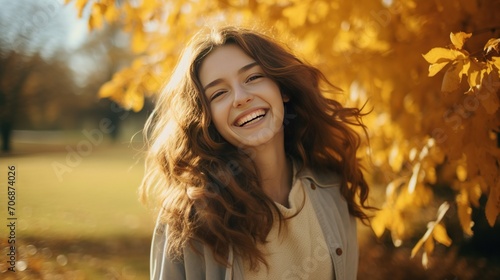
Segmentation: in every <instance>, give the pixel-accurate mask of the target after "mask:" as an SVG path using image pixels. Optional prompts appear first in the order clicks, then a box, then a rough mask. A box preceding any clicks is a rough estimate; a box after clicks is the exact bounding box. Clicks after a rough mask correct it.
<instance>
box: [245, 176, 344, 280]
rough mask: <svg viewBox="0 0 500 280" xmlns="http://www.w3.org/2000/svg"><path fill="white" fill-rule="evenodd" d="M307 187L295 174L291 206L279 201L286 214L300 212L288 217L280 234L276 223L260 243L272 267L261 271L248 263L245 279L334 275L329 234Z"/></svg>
mask: <svg viewBox="0 0 500 280" xmlns="http://www.w3.org/2000/svg"><path fill="white" fill-rule="evenodd" d="M303 188H304V186H303V184H302V181H301V180H295V178H294V183H293V186H292V189H291V190H290V194H289V197H288V201H289V205H290V208H286V207H285V206H283V205H281V204H278V203H276V204H277V206H278V208H279V210H280V211H281V213H282V214H283V216H284V217H291V216H293V215H294V214H296V213H297V211H299V210H300V212H299V214H298V215H296V216H295V217H292V218H290V219H287V220H286V223H285V226H282V228H281V232H280V233H279V234H278V231H279V225H278V223H276V224H275V226H274V227H273V228H272V230H271V231H270V232H269V235H268V238H267V240H268V243H266V244H260V245H258V246H259V247H260V249H261V250H263V252H265V253H266V255H267V262H268V264H269V270H268V269H266V267H265V265H260V266H259V270H258V271H250V270H249V265H248V263H247V264H246V265H245V279H248V280H253V279H259V280H261V279H280V280H281V279H287V280H288V279H290V280H291V279H297V280H299V279H314V280H322V279H325V280H327V279H328V280H331V279H334V273H333V269H334V268H333V263H332V261H331V258H330V255H329V251H328V248H327V245H326V242H325V238H324V236H323V233H322V230H321V227H320V225H319V223H318V219H317V218H316V213H315V212H314V208H313V205H312V204H311V201H310V199H309V198H308V197H307V196H306V193H305V191H304V189H303ZM304 199H305V201H304ZM303 203H304V206H303V208H302V209H301V207H302V205H303Z"/></svg>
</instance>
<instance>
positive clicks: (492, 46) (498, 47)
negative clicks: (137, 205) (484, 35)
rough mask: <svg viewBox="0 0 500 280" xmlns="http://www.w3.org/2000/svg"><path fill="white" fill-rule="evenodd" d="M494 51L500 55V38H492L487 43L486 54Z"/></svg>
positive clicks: (485, 46)
mask: <svg viewBox="0 0 500 280" xmlns="http://www.w3.org/2000/svg"><path fill="white" fill-rule="evenodd" d="M492 50H495V51H496V52H497V53H500V38H491V39H489V40H488V42H486V45H484V51H485V52H486V54H488V53H489V52H491V51H492Z"/></svg>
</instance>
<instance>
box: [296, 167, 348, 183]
mask: <svg viewBox="0 0 500 280" xmlns="http://www.w3.org/2000/svg"><path fill="white" fill-rule="evenodd" d="M299 170H300V171H298V172H297V174H296V178H298V179H299V178H302V179H308V180H310V181H311V182H312V183H314V184H315V185H316V186H318V187H322V188H331V187H340V183H341V177H340V175H339V174H338V173H337V172H335V171H334V170H327V169H324V170H320V169H313V168H310V167H304V168H299Z"/></svg>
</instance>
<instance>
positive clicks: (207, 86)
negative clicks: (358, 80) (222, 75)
mask: <svg viewBox="0 0 500 280" xmlns="http://www.w3.org/2000/svg"><path fill="white" fill-rule="evenodd" d="M257 65H259V64H258V63H257V62H256V61H253V62H250V63H249V64H247V65H245V66H243V67H241V68H240V69H239V70H238V74H241V73H243V72H245V71H247V70H249V69H251V68H253V67H255V66H257ZM220 83H222V79H216V80H213V81H212V82H210V83H208V84H207V85H206V86H205V87H204V88H203V91H206V90H207V89H208V88H210V87H213V86H216V85H217V84H220Z"/></svg>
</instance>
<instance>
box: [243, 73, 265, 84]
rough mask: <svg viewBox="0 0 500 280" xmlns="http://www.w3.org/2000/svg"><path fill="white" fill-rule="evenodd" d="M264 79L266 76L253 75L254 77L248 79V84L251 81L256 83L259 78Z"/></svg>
mask: <svg viewBox="0 0 500 280" xmlns="http://www.w3.org/2000/svg"><path fill="white" fill-rule="evenodd" d="M262 77H264V76H263V75H260V74H256V75H252V76H250V77H248V79H247V83H248V82H251V81H255V80H257V79H259V78H262Z"/></svg>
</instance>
